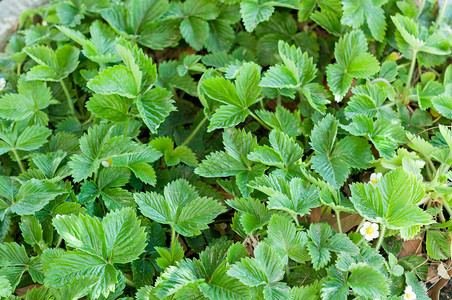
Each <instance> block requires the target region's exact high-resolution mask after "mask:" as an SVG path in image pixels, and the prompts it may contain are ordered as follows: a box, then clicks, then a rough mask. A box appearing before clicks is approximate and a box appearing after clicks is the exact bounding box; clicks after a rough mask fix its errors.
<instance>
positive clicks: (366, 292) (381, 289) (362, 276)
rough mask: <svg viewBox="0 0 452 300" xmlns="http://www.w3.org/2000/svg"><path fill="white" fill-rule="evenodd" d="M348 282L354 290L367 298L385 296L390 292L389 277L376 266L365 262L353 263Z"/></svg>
mask: <svg viewBox="0 0 452 300" xmlns="http://www.w3.org/2000/svg"><path fill="white" fill-rule="evenodd" d="M349 271H350V277H349V278H348V283H349V285H350V287H351V288H352V290H353V291H354V292H355V293H356V294H358V295H360V296H363V297H366V298H372V299H375V298H385V297H386V296H387V295H388V294H389V288H388V284H387V282H388V279H387V278H386V277H385V276H384V275H383V274H382V273H380V272H379V271H378V270H377V269H376V268H375V267H372V266H369V265H367V264H365V263H357V264H356V263H353V264H352V265H351V266H350V268H349Z"/></svg>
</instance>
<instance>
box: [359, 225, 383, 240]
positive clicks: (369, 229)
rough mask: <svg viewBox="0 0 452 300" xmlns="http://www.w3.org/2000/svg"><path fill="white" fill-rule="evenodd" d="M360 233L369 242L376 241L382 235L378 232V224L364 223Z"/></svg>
mask: <svg viewBox="0 0 452 300" xmlns="http://www.w3.org/2000/svg"><path fill="white" fill-rule="evenodd" d="M359 232H360V233H361V234H362V235H363V236H364V238H365V239H366V240H368V241H371V240H373V239H376V238H377V237H378V236H379V235H380V233H379V232H378V224H377V223H370V222H364V225H363V227H361V229H360V230H359Z"/></svg>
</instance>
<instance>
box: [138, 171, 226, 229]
mask: <svg viewBox="0 0 452 300" xmlns="http://www.w3.org/2000/svg"><path fill="white" fill-rule="evenodd" d="M163 194H164V196H162V195H160V194H157V193H155V192H151V193H149V192H147V193H137V194H134V198H135V201H136V202H137V204H138V206H139V207H140V210H141V212H142V213H143V214H144V215H145V216H146V217H148V218H150V219H152V220H154V221H156V222H158V223H161V224H170V225H171V226H173V227H174V229H175V230H176V231H177V232H179V233H180V234H182V235H184V236H193V235H198V234H201V231H200V230H203V229H206V228H208V226H207V225H208V224H209V223H211V222H212V221H213V219H214V218H215V217H217V216H218V215H219V214H221V213H223V212H224V211H225V209H224V207H223V206H222V205H221V204H220V203H219V202H217V201H216V200H214V199H212V198H207V197H200V196H199V194H198V192H197V191H196V190H195V189H194V187H193V186H191V185H190V184H189V183H188V182H187V181H186V180H183V179H179V180H176V181H173V182H171V183H169V184H168V185H167V186H166V187H165V189H164V192H163Z"/></svg>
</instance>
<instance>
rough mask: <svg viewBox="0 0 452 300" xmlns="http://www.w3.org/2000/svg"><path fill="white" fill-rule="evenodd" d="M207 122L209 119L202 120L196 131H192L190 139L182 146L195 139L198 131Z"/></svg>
mask: <svg viewBox="0 0 452 300" xmlns="http://www.w3.org/2000/svg"><path fill="white" fill-rule="evenodd" d="M206 121H207V117H206V116H204V119H202V121H201V122H199V124H198V125H197V126H196V127H195V129H194V130H193V131H192V133H191V134H190V135H189V136H188V138H187V139H186V140H185V141H184V142H183V143H182V145H181V146H185V145H187V144H188V143H190V141H191V140H192V139H193V138H194V137H195V135H196V134H197V133H198V131H199V130H200V129H201V127H202V125H204V123H205V122H206Z"/></svg>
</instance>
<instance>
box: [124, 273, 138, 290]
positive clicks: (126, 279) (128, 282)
mask: <svg viewBox="0 0 452 300" xmlns="http://www.w3.org/2000/svg"><path fill="white" fill-rule="evenodd" d="M123 275H124V280H125V282H126V284H127V285H128V286H131V287H136V285H135V282H133V281H132V280H131V279H130V278H129V277H128V276H126V274H124V273H123Z"/></svg>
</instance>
